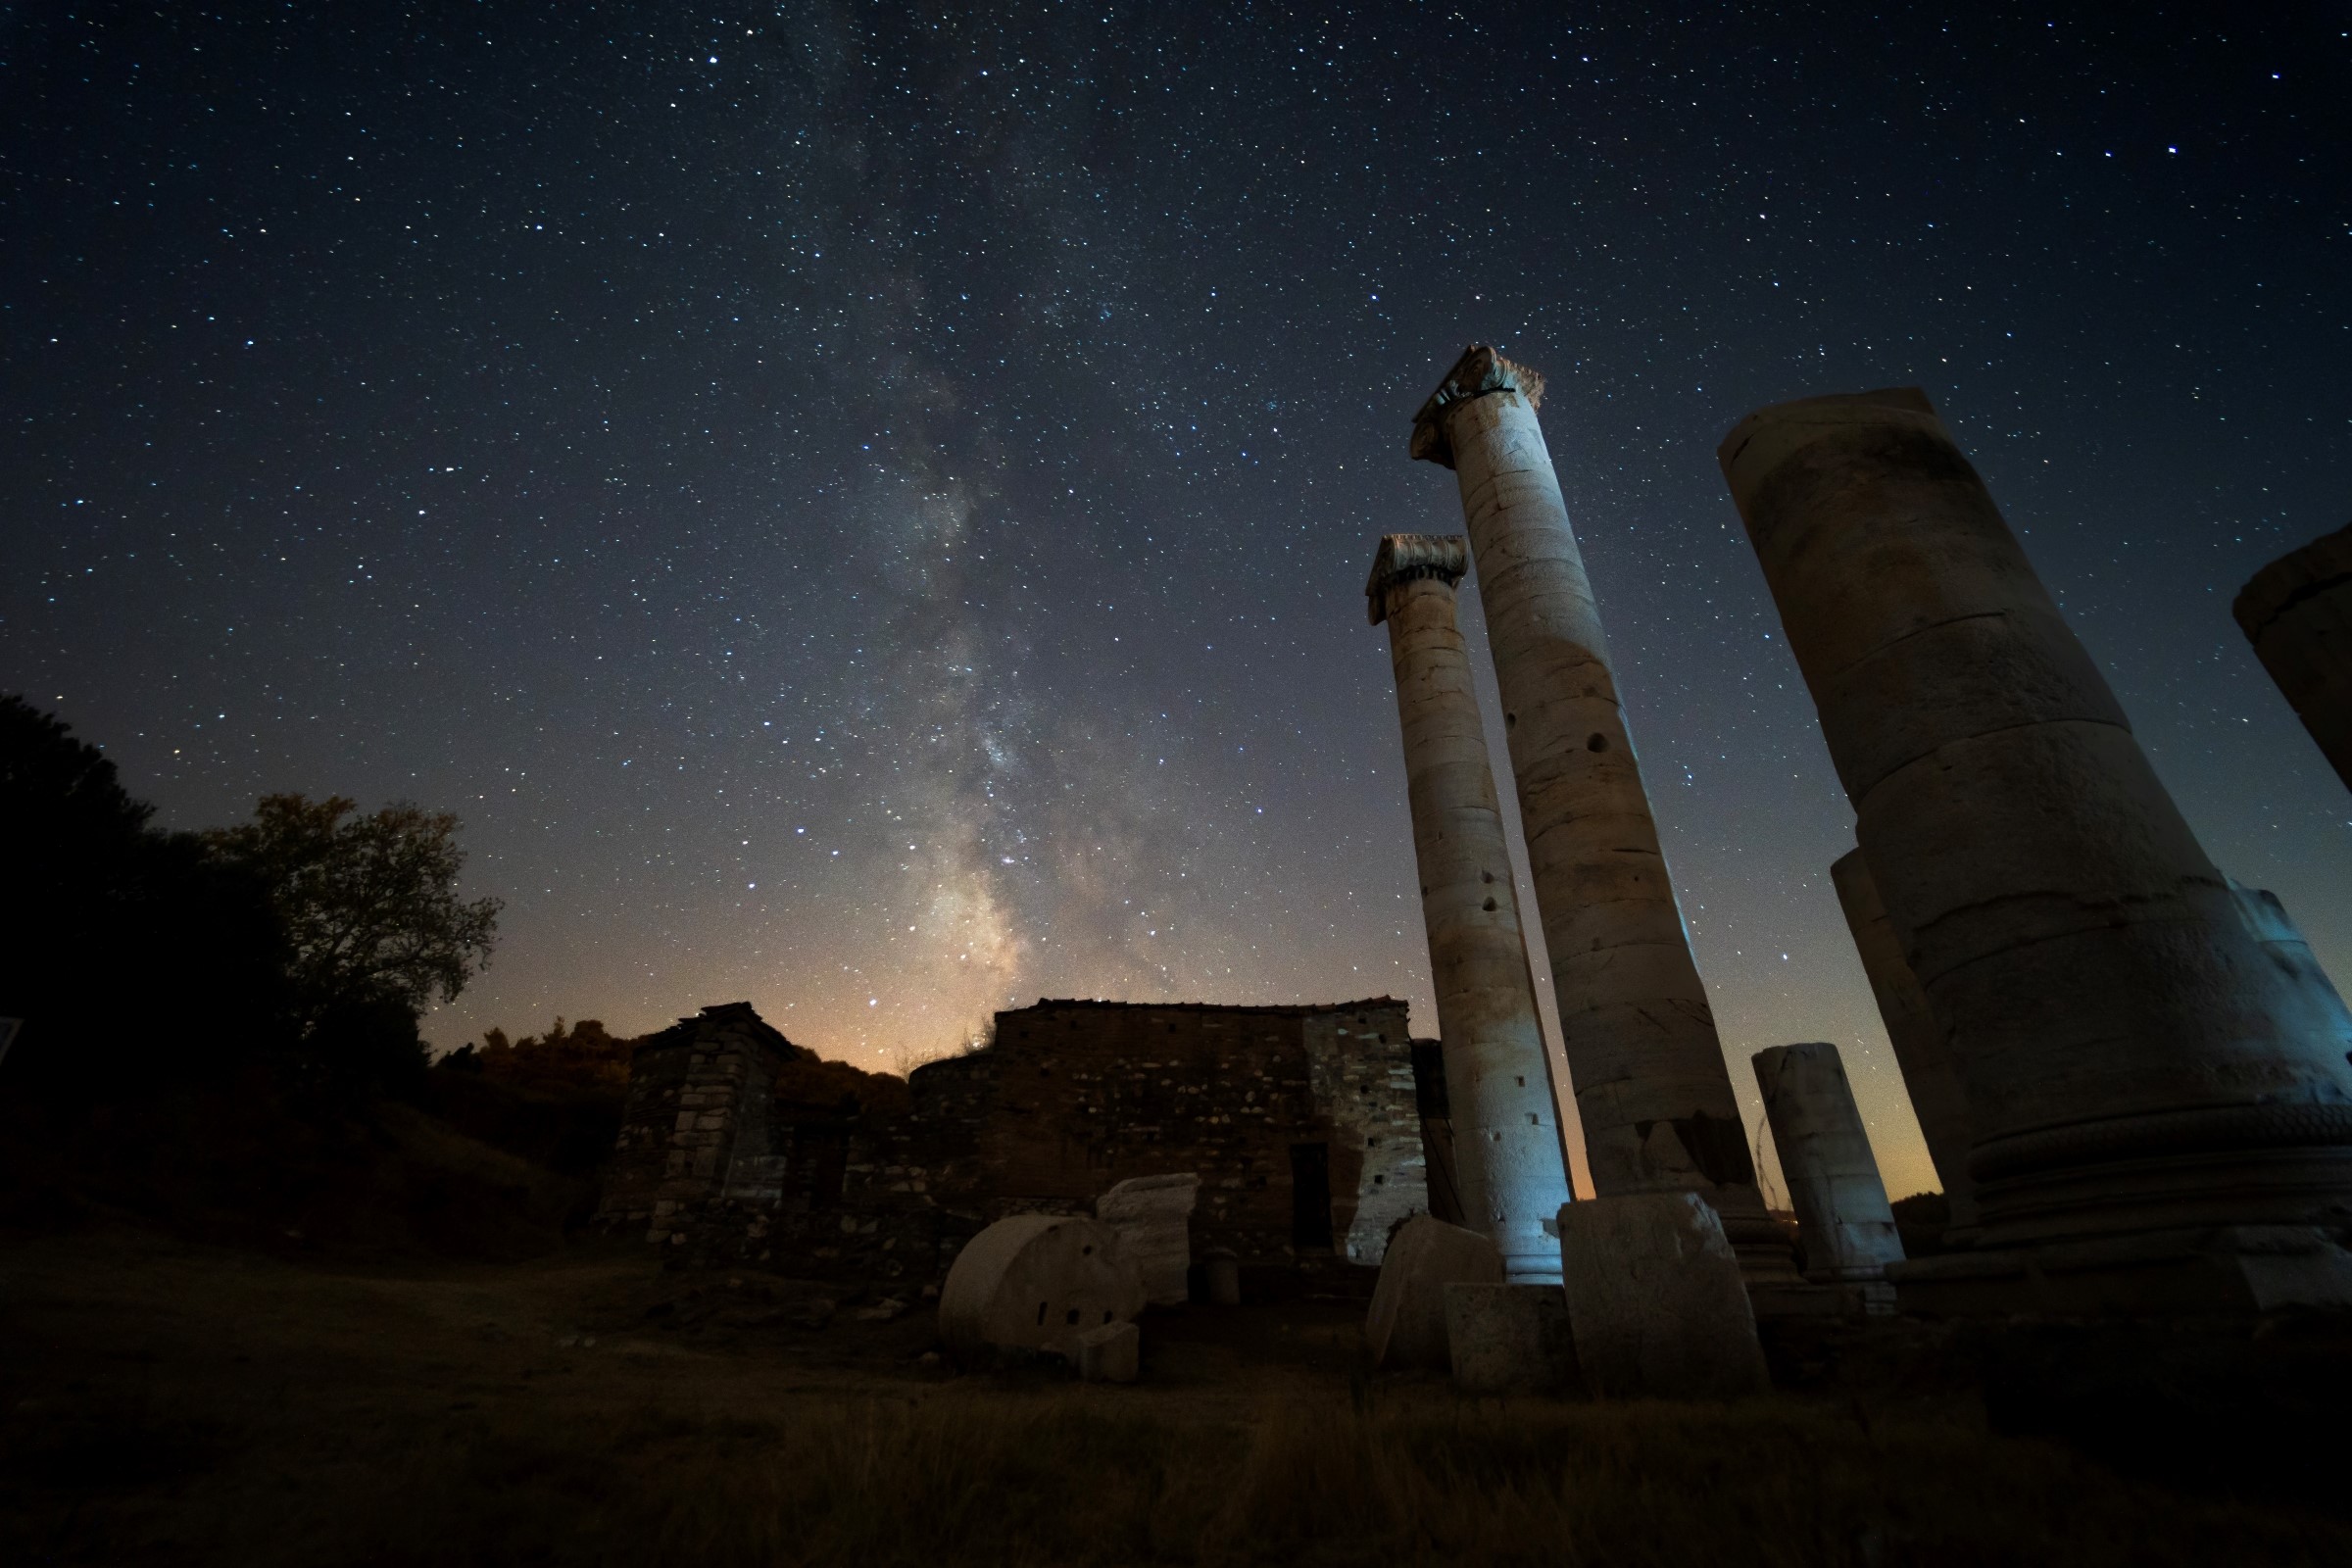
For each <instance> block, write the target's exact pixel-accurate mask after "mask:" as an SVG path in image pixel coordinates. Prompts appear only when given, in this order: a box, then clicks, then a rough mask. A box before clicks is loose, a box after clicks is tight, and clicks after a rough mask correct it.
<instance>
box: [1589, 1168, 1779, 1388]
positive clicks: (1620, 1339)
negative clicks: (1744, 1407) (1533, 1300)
mask: <svg viewBox="0 0 2352 1568" xmlns="http://www.w3.org/2000/svg"><path fill="white" fill-rule="evenodd" d="M1560 1274H1561V1279H1562V1281H1563V1282H1564V1290H1565V1294H1566V1296H1567V1299H1568V1324H1569V1330H1570V1332H1571V1333H1572V1334H1573V1335H1574V1336H1575V1342H1576V1361H1577V1368H1578V1371H1579V1372H1580V1374H1581V1375H1582V1376H1583V1378H1584V1383H1585V1388H1586V1390H1587V1391H1588V1392H1590V1393H1592V1394H1593V1395H1595V1396H1597V1397H1602V1398H1615V1399H1636V1398H1660V1399H1736V1398H1740V1397H1742V1396H1745V1395H1750V1394H1762V1393H1764V1392H1765V1391H1766V1390H1768V1389H1769V1388H1770V1387H1771V1381H1772V1380H1771V1377H1770V1375H1769V1374H1768V1373H1767V1372H1766V1371H1765V1367H1764V1350H1763V1347H1762V1346H1760V1345H1759V1344H1758V1343H1757V1341H1756V1319H1755V1313H1754V1311H1753V1310H1752V1309H1751V1308H1750V1307H1749V1305H1748V1300H1747V1288H1746V1286H1745V1285H1744V1284H1743V1283H1742V1282H1741V1280H1740V1258H1739V1255H1738V1254H1737V1253H1735V1252H1734V1251H1733V1250H1732V1247H1731V1244H1730V1243H1729V1242H1727V1241H1725V1240H1724V1236H1723V1222H1722V1221H1721V1220H1719V1219H1718V1218H1716V1215H1715V1211H1714V1209H1712V1208H1710V1207H1709V1206H1708V1205H1707V1202H1706V1201H1705V1200H1704V1199H1702V1198H1700V1197H1699V1196H1698V1195H1697V1194H1695V1193H1636V1194H1630V1195H1628V1196H1626V1197H1623V1198H1597V1199H1592V1200H1588V1201H1584V1202H1578V1203H1570V1204H1568V1205H1567V1206H1566V1207H1564V1208H1562V1209H1561V1210H1560Z"/></svg>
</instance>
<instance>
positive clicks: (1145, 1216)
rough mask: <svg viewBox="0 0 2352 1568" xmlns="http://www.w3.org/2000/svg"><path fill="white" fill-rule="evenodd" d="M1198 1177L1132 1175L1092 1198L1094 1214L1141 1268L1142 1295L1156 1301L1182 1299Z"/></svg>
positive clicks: (1172, 1302)
mask: <svg viewBox="0 0 2352 1568" xmlns="http://www.w3.org/2000/svg"><path fill="white" fill-rule="evenodd" d="M1200 1192H1201V1178H1200V1177H1199V1176H1197V1175H1195V1174H1193V1173H1192V1172H1190V1171H1187V1172H1184V1173H1183V1174H1181V1175H1170V1176H1138V1177H1135V1178H1134V1179H1132V1180H1130V1181H1123V1182H1121V1183H1119V1184H1118V1185H1117V1186H1116V1187H1113V1188H1112V1189H1111V1190H1110V1191H1109V1192H1106V1193H1104V1194H1103V1196H1102V1197H1101V1198H1098V1199H1096V1200H1095V1218H1097V1219H1099V1220H1101V1221H1102V1222H1103V1224H1105V1225H1108V1226H1110V1227H1112V1228H1113V1229H1115V1230H1116V1231H1117V1232H1118V1233H1119V1242H1120V1245H1121V1246H1122V1247H1123V1248H1124V1249H1125V1250H1126V1252H1127V1255H1128V1256H1129V1257H1131V1258H1133V1259H1135V1261H1136V1264H1137V1266H1138V1267H1140V1268H1141V1269H1142V1270H1143V1271H1144V1299H1146V1300H1147V1301H1151V1302H1152V1303H1153V1304H1154V1305H1158V1306H1177V1305H1181V1304H1182V1303H1183V1301H1184V1299H1185V1295H1186V1290H1185V1274H1186V1273H1187V1271H1188V1270H1190V1269H1191V1268H1192V1266H1193V1224H1192V1220H1193V1204H1194V1201H1195V1200H1196V1199H1197V1198H1198V1197H1199V1195H1200Z"/></svg>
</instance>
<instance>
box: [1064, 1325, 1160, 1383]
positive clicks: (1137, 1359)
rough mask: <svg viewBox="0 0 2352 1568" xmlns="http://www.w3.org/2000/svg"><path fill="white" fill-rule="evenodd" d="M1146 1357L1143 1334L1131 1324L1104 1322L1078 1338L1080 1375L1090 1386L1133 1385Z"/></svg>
mask: <svg viewBox="0 0 2352 1568" xmlns="http://www.w3.org/2000/svg"><path fill="white" fill-rule="evenodd" d="M1143 1356H1144V1336H1143V1332H1142V1331H1141V1330H1139V1329H1138V1328H1137V1327H1136V1326H1135V1325H1134V1324H1132V1323H1105V1324H1103V1326H1102V1327H1101V1328H1093V1329H1088V1330H1087V1331H1086V1332H1085V1333H1084V1334H1081V1335H1079V1336H1078V1375H1079V1376H1080V1377H1082V1378H1084V1379H1085V1380H1086V1381H1087V1382H1089V1383H1133V1382H1134V1381H1135V1380H1136V1377H1137V1376H1138V1375H1139V1374H1140V1373H1141V1372H1142V1371H1143V1368H1144V1358H1143Z"/></svg>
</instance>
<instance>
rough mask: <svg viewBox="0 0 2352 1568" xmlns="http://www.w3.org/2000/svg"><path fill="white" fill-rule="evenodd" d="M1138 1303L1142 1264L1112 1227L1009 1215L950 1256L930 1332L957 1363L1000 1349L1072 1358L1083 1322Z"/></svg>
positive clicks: (1128, 1314)
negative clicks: (952, 1260) (951, 1261)
mask: <svg viewBox="0 0 2352 1568" xmlns="http://www.w3.org/2000/svg"><path fill="white" fill-rule="evenodd" d="M1143 1309H1144V1276H1143V1271H1142V1270H1141V1269H1139V1268H1138V1267H1137V1266H1136V1264H1135V1260H1134V1259H1132V1258H1130V1257H1128V1256H1127V1255H1126V1253H1125V1251H1124V1250H1123V1249H1121V1247H1120V1246H1119V1233H1118V1232H1117V1231H1115V1230H1113V1229H1112V1228H1111V1227H1109V1226H1108V1225H1105V1224H1103V1223H1102V1222H1101V1221H1100V1220H1091V1219H1086V1218H1083V1217H1080V1216H1077V1215H1070V1214H1015V1215H1013V1216H1012V1217H1011V1218H1009V1219H1001V1220H999V1221H997V1222H996V1223H995V1224H994V1225H991V1226H990V1227H988V1229H986V1230H984V1231H982V1232H981V1233H980V1234H979V1235H977V1236H975V1237H973V1238H972V1240H971V1242H970V1244H969V1245H967V1246H966V1247H965V1248H964V1250H962V1251H961V1252H960V1253H958V1254H957V1255H956V1263H955V1266H954V1267H953V1268H950V1269H949V1270H948V1281H947V1284H946V1285H944V1286H943V1287H941V1289H940V1293H939V1338H940V1341H941V1343H942V1344H944V1345H945V1346H947V1348H948V1350H949V1352H950V1353H951V1354H953V1355H955V1356H956V1358H957V1359H958V1360H963V1361H971V1360H976V1359H985V1358H986V1357H987V1356H988V1355H989V1354H990V1353H991V1352H994V1351H1004V1350H1015V1351H1019V1350H1043V1351H1049V1352H1051V1353H1053V1354H1055V1355H1061V1356H1066V1357H1068V1358H1069V1359H1071V1360H1073V1361H1075V1360H1076V1359H1077V1358H1078V1348H1079V1347H1078V1341H1079V1338H1080V1336H1082V1335H1083V1334H1085V1333H1086V1332H1087V1331H1088V1330H1089V1329H1097V1328H1103V1327H1104V1326H1106V1325H1110V1324H1117V1323H1126V1322H1131V1321H1133V1319H1134V1317H1135V1315H1136V1314H1137V1313H1138V1312H1141V1311H1142V1310H1143Z"/></svg>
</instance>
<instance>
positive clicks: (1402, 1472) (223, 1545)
mask: <svg viewBox="0 0 2352 1568" xmlns="http://www.w3.org/2000/svg"><path fill="white" fill-rule="evenodd" d="M636 1267H637V1265H636V1264H634V1263H631V1262H627V1261H625V1260H624V1261H621V1262H613V1261H605V1262H598V1261H595V1260H593V1259H590V1260H587V1261H581V1260H577V1259H574V1260H569V1261H565V1260H556V1261H552V1262H546V1263H542V1264H537V1265H528V1266H525V1267H522V1268H518V1269H509V1270H503V1271H502V1270H489V1269H474V1270H468V1271H445V1272H444V1273H441V1274H436V1275H432V1276H429V1277H419V1276H417V1274H416V1273H414V1272H411V1273H407V1274H398V1275H396V1274H393V1273H391V1272H388V1271H387V1272H378V1273H376V1274H372V1275H365V1274H358V1273H354V1272H352V1271H350V1270H343V1271H339V1272H336V1271H325V1270H319V1269H305V1268H302V1267H299V1266H296V1265H288V1264H280V1263H271V1262H268V1261H266V1260H264V1261H256V1260H254V1259H252V1258H250V1257H244V1256H236V1255H229V1254H217V1253H204V1252H199V1251H195V1250H188V1249H185V1248H166V1247H161V1246H149V1245H145V1244H141V1245H139V1246H119V1247H116V1248H115V1249H114V1250H107V1249H106V1248H104V1247H100V1246H98V1245H97V1244H95V1243H82V1244H67V1243H59V1242H50V1243H44V1244H42V1245H41V1246H40V1247H38V1248H35V1249H32V1250H29V1251H25V1252H20V1253H19V1254H17V1255H14V1256H11V1255H9V1254H7V1253H0V1334H5V1335H6V1337H7V1343H9V1344H10V1345H11V1346H12V1347H16V1348H30V1349H31V1350H33V1351H34V1352H35V1354H36V1357H37V1360H36V1361H35V1362H21V1363H17V1364H15V1365H13V1366H11V1367H9V1368H8V1370H7V1386H6V1387H5V1388H0V1561H5V1562H8V1563H10V1564H18V1563H42V1562H72V1563H122V1562H147V1561H161V1562H199V1563H212V1562H220V1563H235V1564H238V1565H240V1568H272V1565H276V1564H306V1565H307V1564H340V1563H370V1564H375V1563H380V1564H388V1565H389V1564H412V1563H415V1564H422V1563H433V1564H473V1563H481V1564H490V1563H496V1564H502V1565H504V1564H540V1563H545V1564H633V1563H663V1564H669V1563H692V1564H694V1565H696V1568H728V1565H733V1564H755V1563H758V1564H771V1563H772V1564H797V1563H823V1564H831V1563H844V1564H851V1563H854V1564H858V1565H859V1568H895V1565H910V1568H911V1565H918V1564H919V1565H922V1568H940V1565H950V1564H979V1563H1008V1564H1037V1565H1047V1564H1148V1563H1166V1564H1199V1565H1226V1564H1233V1565H1240V1564H1281V1565H1284V1568H1314V1565H1319V1564H1361V1563H1371V1562H1375V1561H1377V1562H1380V1563H1382V1564H1384V1565H1385V1564H1399V1565H1401V1564H1417V1563H1433V1564H1434V1563H1441V1562H1442V1563H1446V1564H1454V1565H1458V1564H1478V1563H1521V1562H1526V1563H1537V1562H1541V1563H1544V1564H1553V1565H1556V1564H1572V1565H1573V1564H1595V1565H1598V1564H1608V1565H1629V1568H1638V1565H1648V1564H1657V1565H1661V1568H1664V1565H1669V1564H1671V1565H1673V1568H1690V1565H1692V1564H1706V1565H1708V1568H1721V1565H1734V1564H1751V1563H1752V1564H1789V1565H1797V1564H1803V1565H1807V1568H1816V1565H1819V1568H1842V1565H1849V1564H1851V1565H1871V1568H1878V1565H1887V1564H1913V1563H1916V1564H1941V1563H1951V1564H1970V1565H1977V1564H1987V1563H2005V1562H2019V1563H2023V1562H2036V1563H2039V1562H2052V1563H2066V1564H2070V1565H2081V1568H2096V1565H2100V1564H2109V1563H2114V1564H2124V1563H2130V1564H2134V1565H2138V1564H2158V1565H2160V1564H2169V1563H2180V1564H2191V1563H2194V1564H2200V1565H2201V1564H2210V1563H2219V1562H2228V1563H2231V1564H2241V1563H2243V1564H2268V1563H2281V1564H2284V1563H2340V1562H2345V1561H2352V1526H2347V1525H2346V1524H2345V1523H2343V1522H2342V1521H2338V1520H2329V1519H2325V1518H2321V1517H2318V1516H2305V1515H2298V1514H2294V1513H2291V1512H2282V1511H2279V1510H2276V1509H2258V1508H2252V1507H2246V1506H2240V1505H2235V1504H2229V1503H2224V1502H2218V1501H2211V1500H2198V1499H2194V1498H2187V1497H2181V1496H2175V1495H2167V1494H2165V1493H2162V1492H2160V1491H2157V1490H2155V1489H2153V1488H2149V1487H2146V1486H2143V1485H2137V1484H2133V1483H2131V1482H2127V1481H2125V1480H2122V1479H2119V1478H2118V1477H2116V1476H2115V1475H2113V1474H2111V1473H2109V1472H2107V1471H2105V1470H2102V1469H2101V1468H2099V1467H2098V1466H2096V1465H2094V1464H2092V1463H2091V1462H2089V1461H2088V1460H2085V1459H2082V1458H2080V1457H2077V1456H2075V1455H2073V1454H2071V1453H2069V1452H2068V1451H2066V1450H2064V1449H2061V1448H2058V1447H2055V1446H2047V1445H2043V1444H2039V1443H2032V1442H2022V1441H2014V1440H2003V1439H1997V1438H1993V1437H1989V1436H1987V1435H1986V1434H1985V1431H1984V1430H1983V1426H1982V1422H1981V1420H1980V1419H1979V1418H1978V1417H1977V1416H1976V1415H1975V1413H1974V1412H1973V1411H1972V1410H1971V1409H1970V1408H1968V1407H1966V1406H1964V1405H1962V1404H1958V1403H1951V1404H1938V1403H1936V1402H1934V1401H1932V1400H1931V1401H1926V1402H1922V1403H1918V1404H1914V1405H1912V1406H1909V1407H1906V1408H1905V1410H1904V1413H1900V1414H1879V1415H1876V1416H1873V1417H1872V1418H1870V1419H1863V1418H1862V1417H1861V1416H1860V1415H1859V1414H1858V1413H1857V1412H1855V1411H1854V1410H1852V1409H1850V1408H1838V1407H1833V1406H1830V1405H1826V1404H1817V1403H1808V1402H1804V1401H1799V1400H1795V1399H1789V1398H1776V1399H1771V1400H1764V1401H1757V1402H1755V1403H1752V1404H1747V1405H1740V1406H1734V1407H1729V1408H1725V1407H1705V1406H1670V1405H1642V1404H1624V1405H1606V1406H1599V1405H1579V1404H1568V1403H1558V1402H1549V1401H1543V1402H1535V1401H1531V1402H1516V1403H1509V1404H1505V1403H1498V1402H1495V1401H1486V1402H1479V1403H1473V1402H1468V1401H1463V1400H1460V1399H1457V1398H1455V1397H1453V1396H1452V1395H1451V1393H1450V1392H1449V1391H1447V1390H1446V1388H1445V1387H1444V1386H1443V1385H1442V1384H1438V1383H1435V1382H1431V1381H1404V1382H1399V1383H1384V1382H1362V1381H1358V1382H1357V1383H1356V1384H1355V1385H1354V1386H1353V1389H1352V1392H1351V1390H1350V1385H1349V1382H1348V1378H1347V1377H1346V1375H1345V1374H1337V1375H1335V1374H1332V1373H1329V1372H1301V1371H1297V1370H1292V1371H1287V1372H1286V1371H1283V1370H1281V1369H1280V1368H1278V1367H1275V1366H1272V1365H1271V1364H1269V1365H1268V1366H1267V1368H1266V1369H1265V1370H1263V1371H1262V1372H1260V1373H1257V1374H1253V1375H1252V1376H1251V1377H1250V1378H1249V1379H1248V1380H1247V1382H1246V1385H1245V1386H1244V1387H1243V1388H1241V1389H1239V1390H1237V1389H1236V1388H1235V1387H1234V1381H1235V1380H1232V1379H1225V1378H1221V1377H1217V1378H1211V1377H1193V1376H1185V1375H1176V1374H1174V1373H1171V1375H1169V1376H1166V1377H1163V1378H1162V1379H1161V1380H1160V1382H1159V1383H1158V1384H1157V1385H1156V1386H1154V1385H1150V1384H1147V1385H1142V1386H1138V1387H1135V1388H1131V1389H1103V1388H1080V1387H1075V1386H1071V1385H1067V1384H1059V1383H1053V1382H1048V1381H1041V1380H1037V1379H1034V1378H1032V1379H1029V1380H1021V1379H1012V1378H1005V1379H979V1378H962V1379H952V1380H948V1381H942V1382H925V1381H923V1380H922V1379H920V1378H919V1377H917V1376H915V1375H914V1374H913V1373H912V1371H911V1370H910V1369H909V1364H908V1363H907V1360H906V1356H907V1352H908V1350H909V1349H910V1348H917V1346H918V1341H917V1340H916V1339H909V1338H908V1337H907V1333H905V1332H901V1331H909V1330H910V1331H912V1333H913V1334H914V1335H916V1336H918V1337H919V1334H920V1332H921V1331H920V1325H919V1324H915V1323H912V1322H902V1323H900V1324H897V1325H891V1326H889V1329H888V1330H887V1331H886V1330H885V1329H883V1328H879V1327H873V1328H865V1327H859V1326H858V1325H856V1324H855V1323H854V1322H853V1323H850V1324H846V1325H836V1326H834V1327H833V1328H831V1329H828V1330H826V1331H824V1332H823V1333H821V1334H813V1335H811V1334H802V1336H801V1337H800V1338H798V1339H795V1338H792V1337H791V1336H792V1334H794V1333H797V1332H800V1331H789V1330H786V1329H784V1328H781V1327H778V1328H774V1329H772V1330H763V1331H760V1332H762V1333H766V1334H769V1335H770V1336H771V1337H770V1338H768V1339H760V1338H758V1337H757V1336H756V1335H747V1336H745V1337H741V1338H738V1339H734V1340H729V1341H726V1342H724V1343H722V1344H718V1345H713V1344H711V1342H709V1341H707V1340H700V1339H696V1340H687V1339H684V1338H681V1336H680V1335H679V1334H677V1333H675V1332H654V1331H630V1330H627V1329H624V1328H616V1327H613V1326H612V1325H615V1324H619V1323H621V1322H623V1321H624V1319H626V1320H630V1321H634V1320H635V1317H636V1315H637V1314H639V1313H640V1312H641V1310H642V1302H643V1299H644V1296H643V1293H644V1292H645V1291H647V1290H650V1289H654V1288H656V1287H658V1286H660V1285H661V1283H662V1282H660V1281H659V1280H650V1281H649V1280H648V1278H646V1277H645V1276H644V1275H643V1274H642V1272H640V1273H638V1274H634V1275H632V1274H630V1273H629V1270H630V1269H632V1268H636ZM632 1292H634V1293H637V1294H635V1295H632V1294H631V1293H632ZM578 1303H586V1304H585V1305H579V1304H578ZM575 1310H579V1311H590V1312H596V1313H602V1314H604V1318H603V1322H604V1324H605V1325H607V1326H606V1327H604V1328H602V1329H601V1330H600V1336H599V1343H598V1345H597V1347H596V1348H594V1350H592V1351H591V1350H587V1349H584V1348H563V1347H564V1346H565V1345H566V1341H567V1340H570V1339H575V1338H576V1333H568V1332H566V1331H567V1326H568V1327H571V1328H575V1329H576V1325H577V1324H578V1322H579V1321H580V1320H579V1319H578V1318H576V1317H573V1318H569V1319H567V1318H566V1317H565V1316H564V1313H566V1312H570V1311H575ZM886 1333H897V1334H898V1338H896V1339H890V1340H887V1342H886V1339H885V1336H886ZM858 1334H868V1335H869V1336H871V1337H870V1338H869V1339H868V1340H866V1341H863V1342H855V1343H852V1342H851V1341H845V1340H844V1338H843V1337H844V1336H845V1335H848V1336H851V1337H852V1340H853V1341H854V1337H855V1336H856V1335H858ZM858 1343H862V1344H864V1345H866V1346H867V1347H868V1349H867V1350H864V1351H859V1350H857V1348H856V1345H857V1344H858ZM845 1345H846V1346H847V1349H846V1350H845ZM860 1354H862V1355H866V1356H867V1357H868V1362H867V1364H866V1369H865V1370H859V1366H858V1362H857V1357H858V1355H860ZM845 1356H846V1358H845ZM828 1357H829V1359H828Z"/></svg>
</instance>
